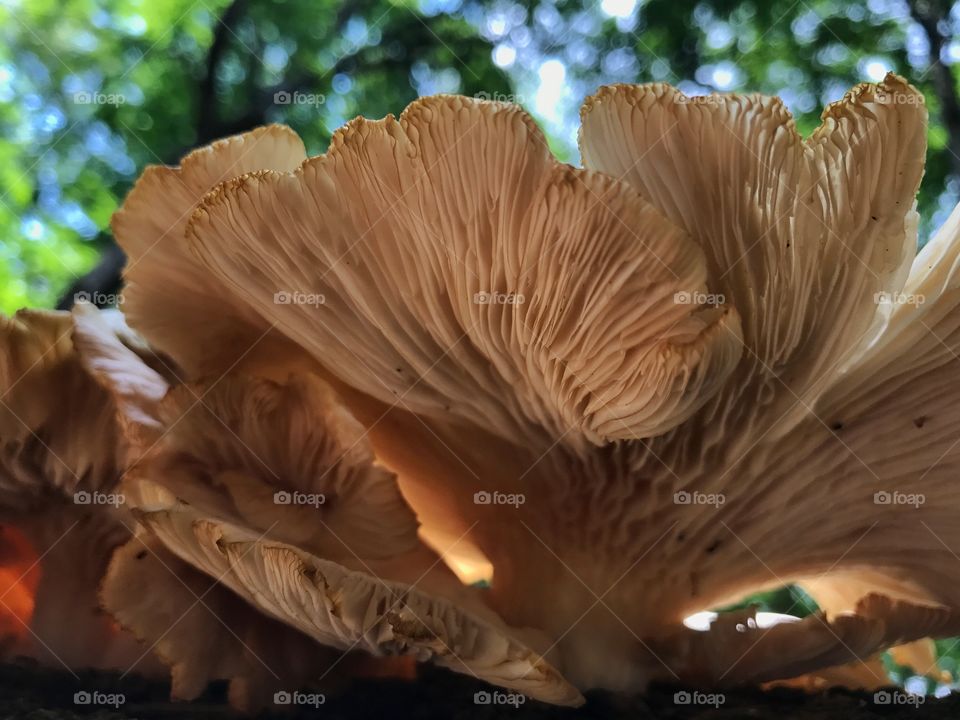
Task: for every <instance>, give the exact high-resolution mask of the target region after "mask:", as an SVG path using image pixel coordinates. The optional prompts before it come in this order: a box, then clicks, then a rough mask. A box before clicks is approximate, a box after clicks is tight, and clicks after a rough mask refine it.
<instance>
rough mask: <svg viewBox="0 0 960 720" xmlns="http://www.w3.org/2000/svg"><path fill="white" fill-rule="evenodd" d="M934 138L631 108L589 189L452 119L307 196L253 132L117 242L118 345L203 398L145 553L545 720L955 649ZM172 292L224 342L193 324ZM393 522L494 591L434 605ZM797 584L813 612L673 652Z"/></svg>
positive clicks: (903, 125) (850, 104) (611, 110)
mask: <svg viewBox="0 0 960 720" xmlns="http://www.w3.org/2000/svg"><path fill="white" fill-rule="evenodd" d="M925 131H926V112H925V109H924V107H923V100H922V97H921V96H920V95H919V94H918V93H917V92H916V91H915V90H914V89H913V88H912V87H910V86H909V85H908V84H907V83H906V82H904V81H903V80H901V79H899V78H897V77H895V76H889V77H888V78H887V79H886V80H885V81H884V82H883V83H882V84H879V85H862V86H859V87H857V88H856V89H854V90H853V91H852V92H851V93H849V94H848V95H847V96H846V97H845V98H844V99H843V100H842V101H841V102H839V103H836V104H834V105H832V106H830V107H829V108H828V109H827V110H826V111H825V113H824V122H823V125H822V126H821V127H820V128H819V129H818V130H817V131H816V132H815V133H814V134H813V135H812V137H811V138H810V139H808V140H802V139H801V138H800V137H799V135H798V134H797V132H796V130H795V128H794V126H793V122H792V120H791V119H790V116H789V114H788V113H787V112H786V110H785V109H784V108H783V106H782V105H781V104H780V102H779V101H778V100H776V99H769V98H760V97H756V96H749V97H738V96H710V97H708V98H705V99H693V98H685V97H684V96H682V95H681V94H680V93H678V92H677V91H675V90H673V89H672V88H669V87H666V86H662V85H657V86H640V87H633V86H617V87H612V88H604V89H602V90H601V91H600V92H599V93H598V94H597V95H596V96H594V97H593V98H591V99H590V100H588V101H587V103H586V105H585V106H584V111H583V127H582V132H581V146H582V153H583V159H584V164H585V165H586V167H587V168H588V169H583V170H581V169H575V168H570V167H567V166H564V165H561V164H559V163H557V162H556V161H555V160H554V159H553V157H552V156H551V154H550V152H549V151H548V149H547V146H546V143H545V141H544V138H543V136H542V135H541V134H540V132H539V130H538V129H537V128H536V126H535V125H534V123H533V122H532V121H531V120H530V118H529V117H528V116H527V115H526V114H525V113H524V112H523V111H522V110H520V109H519V108H517V107H515V106H510V105H506V104H500V103H486V102H478V101H472V100H468V99H465V98H458V97H434V98H426V99H421V100H418V101H417V102H415V103H413V104H412V105H411V106H410V107H408V108H407V110H406V111H405V112H404V113H403V115H402V116H401V117H400V119H399V120H396V119H394V118H393V117H388V118H386V119H385V120H382V121H377V122H371V121H367V120H363V119H358V120H355V121H353V122H351V123H349V124H348V125H347V126H346V127H344V128H342V129H341V130H340V131H338V132H337V133H336V134H335V135H334V137H333V140H332V141H331V146H330V149H329V151H328V152H327V153H326V154H325V155H322V156H320V157H315V158H310V159H306V160H303V162H302V164H299V165H298V166H297V167H293V165H296V164H297V163H299V162H300V160H299V159H297V158H299V157H300V155H299V154H300V153H302V146H301V145H300V143H299V142H298V141H297V140H296V139H295V138H294V136H292V134H290V133H289V132H287V131H282V130H278V129H266V130H261V131H258V133H255V134H250V135H247V136H242V137H240V138H236V139H232V140H230V141H228V142H226V143H221V144H218V145H214V146H213V147H211V148H210V149H208V150H206V151H203V152H201V153H199V154H194V155H191V156H190V158H188V160H187V161H185V163H184V166H183V167H182V168H181V169H180V170H169V169H168V170H151V171H149V173H148V175H147V176H146V177H147V179H146V180H143V181H141V183H140V184H139V185H138V188H137V190H135V191H134V193H133V194H132V195H131V199H130V200H129V201H128V203H127V204H126V205H125V207H124V209H123V210H122V211H121V212H120V214H119V215H118V220H117V222H116V225H115V228H116V230H117V234H118V237H119V239H120V241H121V243H122V244H124V246H125V247H126V248H127V249H128V251H129V252H130V255H131V266H130V270H129V271H128V277H129V278H130V280H131V285H130V287H129V288H128V291H127V292H128V293H129V294H130V295H131V296H132V301H133V302H135V303H137V307H139V308H140V310H139V312H140V316H139V317H131V318H130V320H131V323H132V324H133V325H134V327H136V328H138V329H139V330H140V331H141V332H142V333H143V334H144V335H145V337H146V338H147V339H148V340H149V341H151V342H153V343H154V344H155V345H157V346H158V347H160V348H162V349H163V350H164V352H166V353H167V354H168V355H169V356H170V357H172V358H173V359H174V360H175V361H176V362H177V364H178V366H179V367H181V368H184V369H185V371H186V377H185V378H184V381H183V383H182V386H181V388H182V389H180V390H176V391H174V392H171V393H170V394H168V395H167V397H166V398H165V399H164V401H163V402H162V403H161V404H160V406H159V408H158V409H157V410H156V414H155V415H154V416H153V417H152V419H151V420H150V423H152V422H154V421H156V422H157V427H158V428H160V429H161V430H160V432H161V433H163V432H166V433H167V434H166V435H164V436H163V437H162V439H161V440H160V442H159V443H158V444H157V447H156V448H155V449H154V450H153V451H151V452H148V453H147V454H146V455H145V460H144V463H143V465H142V467H141V468H140V470H138V471H137V477H136V482H137V483H138V487H139V489H140V492H142V494H141V495H140V497H139V499H138V501H137V502H138V505H139V507H140V511H141V517H142V520H143V523H144V525H145V526H146V527H147V528H149V529H150V530H151V531H152V532H153V533H154V534H155V535H156V537H158V538H159V539H160V540H162V542H163V543H164V544H165V545H166V546H167V547H168V548H169V549H170V550H171V551H172V552H173V553H175V554H176V555H178V556H179V557H180V558H182V559H184V560H185V561H187V562H188V563H190V564H191V565H193V566H195V567H196V568H199V569H200V570H203V571H205V572H206V573H208V574H211V575H213V576H214V577H218V578H220V579H222V581H223V582H224V584H226V585H227V586H228V587H230V588H231V589H232V590H234V591H235V592H237V593H239V594H240V595H242V596H243V597H245V598H246V599H247V600H248V601H249V602H250V603H252V604H253V605H255V606H257V607H259V608H260V609H261V610H263V611H264V612H265V613H267V614H268V615H270V616H271V617H273V618H275V619H277V620H280V621H282V622H284V623H287V624H290V625H292V626H293V627H295V628H297V629H299V630H301V631H302V632H303V633H305V634H307V635H310V636H311V637H313V638H315V639H317V640H320V641H321V642H324V643H327V644H331V645H334V646H337V647H341V648H342V647H344V646H350V645H351V643H357V644H360V645H361V646H362V647H366V648H368V649H370V650H372V651H375V652H384V651H398V652H413V653H415V654H416V655H417V656H418V657H420V658H422V659H427V658H433V659H436V660H439V661H440V662H442V663H444V664H448V665H450V666H453V667H455V668H458V669H460V670H462V671H469V672H474V673H476V674H477V675H479V676H480V677H483V678H485V679H488V680H491V681H494V682H498V683H500V684H503V685H506V686H508V687H514V688H519V689H521V690H523V691H524V692H527V693H529V694H531V695H533V696H534V697H539V698H541V699H545V700H548V701H552V702H558V703H576V702H579V701H580V696H579V694H578V693H577V692H576V691H575V690H573V688H571V687H570V686H569V685H567V683H566V682H565V681H564V680H563V679H562V678H561V677H560V675H559V674H558V672H557V671H559V672H562V673H563V676H564V677H565V678H566V679H567V680H569V681H570V682H572V683H573V684H574V685H575V686H576V687H577V688H581V689H583V688H589V687H597V686H601V687H608V688H614V689H621V690H639V689H642V688H643V687H644V686H645V684H646V683H647V682H648V681H650V680H651V679H655V678H668V679H687V680H690V681H697V682H705V683H724V682H747V681H765V680H771V679H777V678H790V677H796V676H799V675H802V674H803V673H805V672H808V671H813V670H820V669H822V668H829V667H832V666H839V665H843V664H846V663H849V662H851V661H855V660H858V659H863V658H869V657H871V656H873V655H874V654H875V653H876V652H877V651H879V650H882V649H883V648H885V647H888V646H890V645H895V644H900V643H905V642H910V641H913V640H915V639H917V638H922V637H926V636H935V635H942V634H945V633H946V634H955V633H957V632H960V616H958V614H957V609H958V608H960V597H958V596H957V590H956V588H955V583H953V582H952V581H951V579H952V578H954V577H955V575H954V569H955V566H954V565H953V563H954V562H956V559H955V557H954V556H953V554H952V551H951V550H950V547H952V545H953V544H954V543H955V541H956V540H960V538H958V537H957V533H958V531H957V530H955V529H953V526H952V524H951V517H952V516H953V515H954V514H955V510H956V508H957V503H958V499H960V497H958V491H954V490H952V489H951V488H952V485H951V483H950V477H951V476H952V473H953V472H954V470H955V466H956V463H957V457H958V453H957V452H954V444H953V440H952V437H953V436H954V435H955V434H956V431H957V429H958V427H957V425H958V421H957V420H955V419H954V418H957V415H956V412H955V410H954V408H955V406H956V405H957V403H956V401H955V400H954V398H952V393H951V392H950V390H949V387H950V386H949V385H948V384H946V383H945V381H946V380H947V379H948V378H949V377H950V375H949V374H950V373H951V372H952V371H953V370H954V368H955V366H954V361H955V360H956V356H955V355H954V351H953V350H952V349H951V343H952V342H953V341H954V335H955V334H956V333H957V332H958V326H960V312H958V311H957V310H956V309H955V306H956V299H957V298H958V297H960V282H958V279H957V278H956V277H955V271H954V268H955V267H957V262H956V260H957V256H958V252H960V240H958V239H957V229H958V227H957V226H958V223H960V215H958V214H955V215H954V217H953V218H952V219H951V221H950V222H949V223H948V224H947V226H946V227H945V228H944V229H943V230H942V231H941V233H940V234H939V235H938V236H937V237H936V238H935V239H934V240H933V241H932V242H931V243H930V245H928V246H927V248H925V249H924V251H923V252H922V253H921V254H920V255H919V256H918V258H917V259H916V260H915V261H913V264H912V266H911V259H912V258H913V254H914V250H915V247H916V213H915V211H914V210H913V205H914V196H915V193H916V190H917V186H918V183H919V180H920V176H921V174H922V169H923V155H924V149H925ZM259 142H265V143H267V145H266V147H269V148H271V151H270V153H269V154H267V153H260V152H259V151H258V147H259V145H258V143H259ZM248 153H249V155H248ZM274 157H277V158H280V159H281V162H279V163H272V162H271V160H270V158H274ZM244 158H247V159H249V162H246V161H244V162H243V163H240V162H239V160H241V159H244ZM241 165H243V166H245V168H246V169H247V170H248V172H245V173H241V172H239V171H238V172H234V170H233V168H234V167H236V168H238V169H239V167H241ZM271 165H274V167H271ZM231 175H235V177H231ZM200 178H219V179H222V180H224V182H221V183H220V184H219V185H217V186H216V187H214V188H212V189H211V188H208V187H201V184H200V182H199V179H200ZM178 179H179V183H180V185H181V186H182V187H181V188H179V190H182V191H183V192H182V193H180V194H178V195H176V199H173V198H174V195H173V194H172V193H166V194H165V195H164V194H162V193H161V190H162V189H163V188H165V187H168V185H169V184H176V183H175V181H177V180H178ZM179 190H178V192H179ZM206 190H209V192H207V193H206V194H205V195H203V197H202V198H201V197H200V194H201V193H202V192H205V191H206ZM194 206H196V209H195V210H193V211H192V214H191V215H190V218H189V222H187V223H184V222H183V218H185V217H186V216H187V214H188V213H190V211H191V208H192V207H194ZM958 212H960V211H958ZM171 219H172V220H174V221H175V222H174V224H173V226H172V230H171V231H170V232H169V233H168V232H167V230H166V228H167V227H168V223H169V221H170V220H171ZM150 247H153V249H152V250H149V251H148V248H150ZM201 278H202V286H200V285H199V284H198V281H199V279H201ZM215 281H217V282H215ZM198 288H200V289H198ZM186 293H194V295H191V296H190V297H195V296H196V293H202V294H203V297H202V298H199V299H198V300H197V301H198V302H201V303H203V302H206V298H208V297H210V298H212V300H211V302H213V303H216V304H215V305H211V306H210V307H216V308H218V310H217V312H216V313H213V312H210V310H209V307H207V306H203V305H201V306H200V307H199V308H194V307H191V310H190V313H187V314H185V315H183V316H179V317H177V318H176V322H174V321H173V318H172V316H171V315H169V306H166V305H164V302H165V298H167V297H173V296H177V297H186ZM138 295H139V299H137V296H138ZM918 296H920V297H923V298H925V302H923V303H922V304H920V303H913V304H908V303H907V302H904V301H903V298H904V297H907V298H909V297H918ZM891 299H892V302H888V300H891ZM151 308H157V309H156V311H154V310H152V309H151ZM154 312H156V313H157V314H158V315H157V317H153V313H154ZM194 312H196V314H197V316H198V317H199V318H200V320H201V321H200V323H199V324H198V325H197V326H192V325H191V317H190V315H191V314H194ZM158 318H159V319H158ZM206 330H209V331H210V332H209V337H210V338H211V340H210V345H209V346H208V345H206V344H205V343H204V339H205V337H204V336H205V331H206ZM225 358H230V361H229V362H227V361H225ZM183 388H185V389H183ZM208 393H209V398H210V403H209V405H210V406H209V407H207V403H206V402H202V403H200V404H201V405H203V407H202V408H198V407H197V404H193V405H191V400H190V397H191V395H193V396H196V397H201V398H206V397H207V395H208ZM184 418H185V420H183V422H184V423H185V424H184V426H183V429H182V431H180V430H178V428H179V423H180V422H181V420H182V419H184ZM148 424H149V423H148ZM368 441H369V446H368V444H367V443H368ZM394 474H395V475H394ZM338 478H339V480H338ZM338 482H339V484H338ZM277 488H282V489H286V490H287V491H294V490H295V491H297V492H302V493H306V494H309V493H310V492H318V493H328V492H329V493H330V495H331V496H335V497H337V498H338V500H339V503H338V504H337V503H335V504H333V505H331V506H330V507H327V506H324V507H323V508H320V509H319V512H317V513H316V514H315V515H310V514H308V513H307V514H305V513H302V512H299V511H300V510H302V508H278V507H275V506H274V507H271V506H270V504H269V503H268V502H267V498H268V497H269V494H270V492H276V491H277V490H276V489H277ZM398 488H399V489H398ZM401 493H402V495H401ZM878 493H879V495H878ZM883 493H898V494H899V495H904V496H909V497H913V498H914V499H917V498H919V497H921V496H922V497H925V498H928V499H930V500H931V502H927V503H921V502H917V503H915V504H914V505H904V504H901V503H899V502H884V499H885V497H886V496H885V495H883ZM899 495H898V497H899ZM407 503H409V505H410V506H411V507H412V511H413V512H415V513H416V516H417V518H418V519H419V520H420V522H422V524H423V526H424V529H425V530H426V536H427V537H429V536H430V535H431V534H432V536H433V537H434V538H436V537H448V538H457V539H461V538H462V539H463V542H465V543H469V544H470V546H471V548H473V549H474V550H476V551H479V552H481V553H482V554H483V556H485V557H486V558H488V559H489V562H490V563H491V564H492V567H493V578H492V586H491V587H490V588H489V589H488V590H485V591H472V590H471V591H467V590H466V589H464V588H458V587H457V586H456V583H455V582H453V579H452V576H450V575H449V573H442V572H438V573H436V578H437V581H436V582H433V581H432V580H431V581H429V582H424V583H423V584H422V585H421V583H420V580H421V577H420V574H421V573H424V572H427V571H428V568H430V570H429V572H430V573H432V572H433V571H434V570H435V569H437V566H436V565H433V566H431V563H436V560H437V559H438V558H437V557H436V556H434V555H433V554H432V553H430V552H429V551H427V550H426V548H424V547H423V546H422V545H421V544H420V543H419V541H418V540H417V539H416V537H415V535H414V529H415V523H414V516H413V513H412V512H411V510H410V508H408V507H407ZM828 508H829V514H827V512H828ZM333 528H336V531H334V530H333ZM338 539H340V540H343V542H342V543H340V545H342V547H341V546H338V542H337V540H338ZM956 569H957V570H960V568H956ZM787 582H800V583H806V584H807V585H808V586H809V587H810V588H811V590H812V591H813V592H814V593H815V595H816V596H817V597H818V598H821V599H822V600H823V602H824V607H825V608H826V609H827V615H826V616H820V615H816V616H813V617H812V618H810V619H807V620H804V621H802V622H799V623H795V624H780V625H777V626H774V627H771V628H760V627H757V626H756V623H755V620H754V619H753V618H752V617H751V616H750V615H749V614H743V613H737V614H732V615H721V616H720V617H719V618H718V619H717V621H716V622H715V623H714V625H713V626H711V628H710V630H709V631H707V632H703V633H698V632H697V631H695V630H691V629H688V628H685V627H684V626H683V625H682V621H683V619H684V617H686V616H687V615H690V614H691V613H693V612H696V611H700V610H704V609H708V608H711V607H717V606H720V605H722V604H723V603H725V602H728V601H730V600H734V599H738V598H739V597H742V596H743V595H744V594H746V593H748V592H751V591H754V590H758V589H761V588H765V587H770V586H775V585H781V584H785V583H787ZM398 598H399V599H400V600H401V601H402V603H403V606H404V607H405V608H406V609H407V610H409V612H410V614H411V615H410V616H409V617H406V616H402V615H400V616H397V615H395V614H393V613H392V612H391V611H390V610H389V608H391V607H392V604H391V603H393V602H395V601H396V600H397V599H398ZM117 611H118V612H120V611H122V609H121V608H117ZM548 663H549V664H548Z"/></svg>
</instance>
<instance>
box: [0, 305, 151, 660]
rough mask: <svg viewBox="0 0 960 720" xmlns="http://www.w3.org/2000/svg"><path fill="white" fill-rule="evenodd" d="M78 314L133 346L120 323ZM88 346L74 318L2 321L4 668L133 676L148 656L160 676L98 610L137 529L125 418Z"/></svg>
mask: <svg viewBox="0 0 960 720" xmlns="http://www.w3.org/2000/svg"><path fill="white" fill-rule="evenodd" d="M78 314H79V315H82V316H83V317H85V318H86V319H85V320H84V321H83V322H85V323H86V324H88V325H94V326H96V327H98V328H99V330H98V332H102V333H104V334H109V335H111V336H112V337H114V338H115V339H116V338H117V336H118V335H117V334H119V335H120V336H123V337H124V338H125V339H127V340H128V342H131V343H135V342H136V341H135V339H134V337H133V335H132V333H130V331H129V330H128V329H127V328H125V327H124V326H123V324H122V318H121V317H120V316H119V314H116V313H113V314H109V315H105V316H101V315H100V314H99V313H97V311H96V310H94V309H93V308H91V307H89V306H87V307H86V308H85V309H83V308H81V309H79V310H78ZM81 335H83V333H82V331H78V328H77V327H76V325H75V323H74V321H73V319H72V318H71V316H70V314H69V313H53V312H42V311H21V312H19V313H17V314H16V315H15V316H14V317H12V318H6V317H2V316H0V528H2V530H0V543H2V565H3V573H2V578H3V582H2V585H0V616H3V617H4V619H5V622H4V623H3V630H4V633H5V635H7V637H5V638H4V656H5V657H14V656H18V655H27V656H31V657H35V658H38V659H40V660H42V661H44V662H46V663H49V664H52V665H55V666H61V665H65V666H67V667H68V668H71V669H72V668H81V667H105V668H106V667H111V668H112V667H119V668H121V669H125V667H126V663H127V662H129V660H130V659H131V658H133V657H137V656H139V655H141V654H144V655H146V657H145V662H144V663H143V666H142V670H143V671H144V672H152V671H156V670H157V669H158V666H157V665H156V661H155V658H153V657H152V656H149V653H144V651H143V648H141V647H140V646H139V645H138V643H137V642H136V640H135V639H134V638H133V637H131V636H129V635H126V634H124V633H121V632H118V631H117V629H116V627H115V625H114V623H113V620H112V618H111V617H110V616H109V615H107V614H106V613H104V612H103V611H102V610H101V609H100V603H99V599H98V594H97V593H98V588H99V585H100V582H101V580H102V578H103V575H104V573H105V571H106V566H107V563H108V561H109V560H110V556H111V554H112V553H113V550H114V549H115V548H116V547H118V546H119V545H121V544H122V543H124V542H126V541H127V539H128V538H129V537H130V534H131V528H132V527H133V524H134V523H133V519H132V517H130V515H129V512H128V509H127V507H126V506H125V504H124V498H123V495H122V493H120V492H119V489H118V487H117V485H118V482H119V480H120V475H121V473H122V468H123V467H124V464H125V454H126V445H125V443H124V441H123V439H122V435H121V433H120V431H119V426H118V413H117V408H116V405H115V403H114V400H113V398H112V397H111V395H110V394H108V393H107V392H106V391H105V390H104V389H103V388H102V387H101V386H100V385H99V384H98V383H97V382H96V380H95V378H94V376H93V374H92V373H91V371H90V369H89V368H88V367H87V366H86V365H85V364H84V358H83V357H82V353H81V351H80V350H79V349H78V346H80V345H82V344H84V343H96V340H95V339H94V338H93V337H86V338H83V337H80V336H81ZM117 342H118V343H119V340H117ZM138 365H139V366H142V365H143V364H142V362H141V361H139V360H138ZM144 367H145V366H144ZM141 391H142V388H141Z"/></svg>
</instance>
